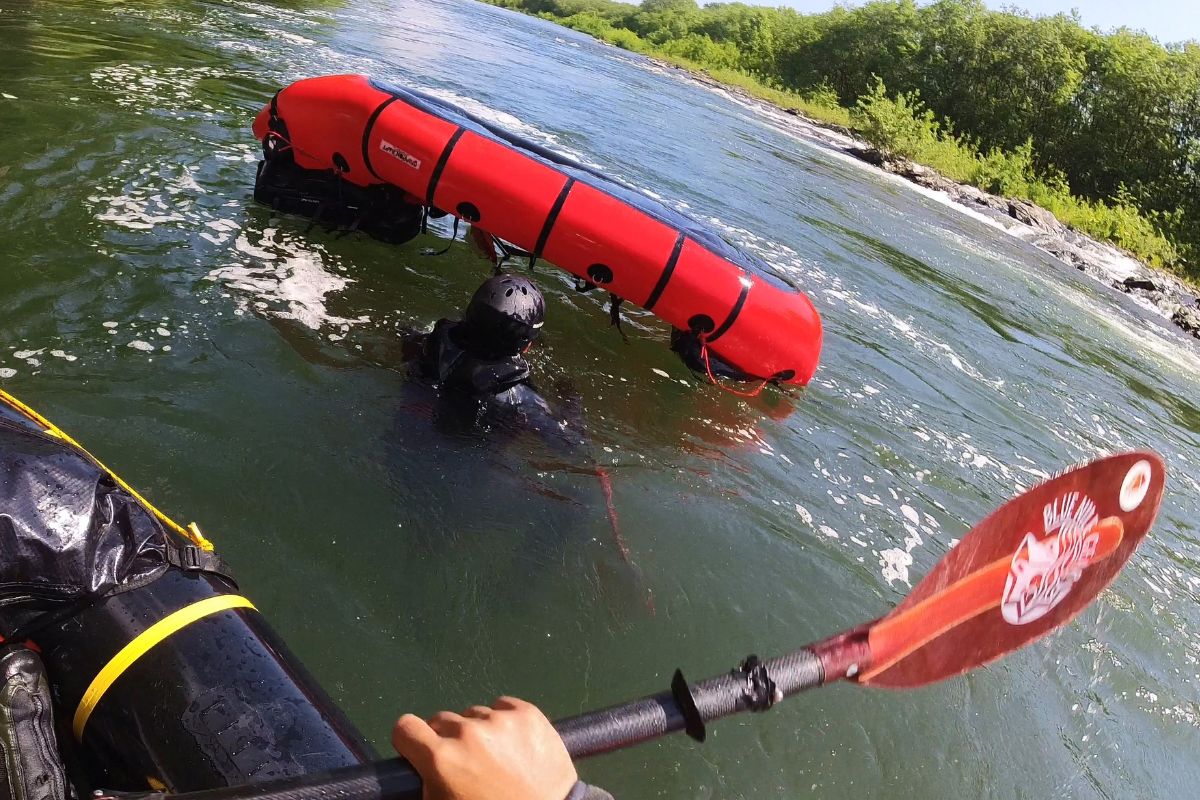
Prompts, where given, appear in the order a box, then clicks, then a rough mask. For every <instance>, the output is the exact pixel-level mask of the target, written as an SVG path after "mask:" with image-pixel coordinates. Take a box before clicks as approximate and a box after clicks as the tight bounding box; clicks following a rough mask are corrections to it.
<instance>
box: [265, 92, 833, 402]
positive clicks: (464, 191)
mask: <svg viewBox="0 0 1200 800" xmlns="http://www.w3.org/2000/svg"><path fill="white" fill-rule="evenodd" d="M254 134H255V136H256V137H257V138H258V139H259V140H261V141H262V142H263V145H264V152H265V154H266V159H267V166H270V163H271V161H272V159H273V158H274V157H283V158H284V159H285V160H286V161H287V163H289V164H290V163H293V162H294V163H295V164H296V165H297V166H298V167H299V168H301V169H303V170H305V171H311V172H314V173H319V172H324V173H332V174H334V175H335V176H336V177H337V179H338V180H339V181H343V182H346V183H348V184H351V185H354V186H356V187H361V188H366V187H374V186H381V185H382V186H390V187H395V188H396V189H399V190H400V191H402V192H403V193H404V195H405V198H406V200H407V202H409V203H411V204H414V205H419V206H425V207H427V208H430V209H435V210H437V209H441V210H444V211H446V212H449V213H451V214H454V215H455V216H457V217H458V218H460V219H462V220H465V221H467V222H469V223H472V224H474V225H478V226H480V227H481V228H483V229H485V230H486V231H487V232H489V233H491V234H493V235H495V236H497V237H499V238H500V239H502V240H504V241H507V242H511V243H512V244H515V245H516V246H518V247H520V248H524V249H525V250H527V251H528V252H529V253H531V254H532V255H533V257H534V258H544V259H546V260H547V261H549V262H551V263H553V264H555V265H557V266H558V267H561V268H562V269H565V270H567V271H569V272H571V273H572V274H574V275H575V276H576V277H578V278H580V279H581V280H584V281H587V282H589V283H592V284H595V285H597V286H600V287H602V288H604V289H605V290H607V291H609V292H612V293H613V294H615V295H617V296H619V297H622V298H624V299H626V300H629V301H631V302H633V303H636V304H638V305H640V306H641V307H643V308H645V309H647V310H648V311H652V312H653V313H654V314H656V315H658V316H659V317H661V318H662V319H664V320H666V321H667V322H669V323H670V324H671V325H673V326H674V327H676V328H678V329H681V330H684V331H690V332H692V333H695V334H697V335H698V336H702V337H703V339H704V342H705V345H706V346H707V347H708V348H710V349H711V350H712V352H714V353H715V354H717V355H718V356H719V357H720V358H721V359H722V360H723V361H725V362H726V363H728V364H730V365H731V366H733V367H734V368H736V369H737V370H740V371H741V372H743V373H745V374H747V375H749V376H754V377H758V378H762V379H771V380H777V381H780V382H785V383H795V384H805V383H807V382H808V381H809V380H810V379H811V378H812V375H813V373H814V372H815V370H816V368H817V361H818V359H819V357H820V351H821V337H822V330H821V319H820V316H819V315H818V314H817V311H816V309H815V308H814V307H813V304H812V302H811V301H810V300H809V298H808V297H807V296H805V295H804V294H803V293H801V292H798V291H796V290H794V289H792V288H790V287H787V286H785V285H784V284H782V283H781V282H779V281H778V280H777V279H774V278H773V277H771V273H770V267H769V266H767V265H766V264H765V263H764V262H762V261H761V260H759V259H756V258H753V257H752V256H750V255H748V254H746V253H742V252H740V251H738V250H737V249H735V248H734V247H732V246H730V245H729V244H728V243H727V242H725V241H724V240H723V239H721V237H719V236H717V235H716V234H715V233H714V232H713V231H711V230H709V229H708V228H705V227H704V226H702V225H700V224H699V223H697V222H695V221H694V220H691V219H688V218H687V217H684V216H683V215H681V214H679V213H677V212H675V211H672V210H670V209H668V208H666V207H665V206H663V205H662V204H660V203H657V202H655V201H653V200H651V199H650V198H648V197H646V196H645V195H643V194H641V193H640V192H637V191H634V190H632V189H629V188H627V187H625V186H622V185H620V184H618V183H616V182H615V181H613V180H611V179H609V178H607V177H605V176H604V175H602V174H600V173H599V172H596V171H595V170H591V169H588V168H586V167H584V166H582V165H580V164H577V163H575V162H573V161H571V160H570V159H567V158H564V157H563V156H560V155H558V154H556V153H553V152H551V151H549V150H546V149H545V148H542V147H540V146H538V145H536V144H534V143H532V142H529V141H527V140H524V139H521V138H520V137H517V136H515V135H513V134H511V133H509V132H507V131H504V130H503V129H501V128H498V127H496V126H494V125H491V124H489V123H487V122H485V121H483V120H480V119H478V118H476V117H472V116H471V115H470V114H468V113H466V112H464V111H463V110H462V109H459V108H457V107H455V106H453V105H451V104H449V103H446V102H444V101H442V100H439V99H437V98H434V97H430V96H428V95H424V94H421V93H419V92H415V91H411V90H408V89H403V88H400V87H398V86H394V85H391V84H386V83H381V82H378V81H373V80H370V79H368V78H366V77H364V76H361V75H336V76H328V77H321V78H310V79H307V80H301V81H297V82H296V83H293V84H292V85H290V86H288V87H286V88H284V89H282V90H280V91H279V92H278V93H277V94H276V95H275V97H274V98H273V99H272V101H271V102H270V103H269V104H268V105H267V106H266V107H264V108H263V110H262V112H261V113H259V115H258V117H257V118H256V119H255V121H254ZM285 210H286V209H285Z"/></svg>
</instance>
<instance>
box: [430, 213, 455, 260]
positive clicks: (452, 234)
mask: <svg viewBox="0 0 1200 800" xmlns="http://www.w3.org/2000/svg"><path fill="white" fill-rule="evenodd" d="M460 222H462V220H460V219H459V218H458V217H455V218H454V230H453V231H451V232H450V242H449V244H447V245H446V246H445V247H443V248H442V249H441V250H438V251H436V252H434V251H429V250H427V251H425V252H424V253H422V255H426V256H444V255H446V253H449V252H450V248H451V247H453V246H454V242H455V240H456V239H458V225H459V223H460Z"/></svg>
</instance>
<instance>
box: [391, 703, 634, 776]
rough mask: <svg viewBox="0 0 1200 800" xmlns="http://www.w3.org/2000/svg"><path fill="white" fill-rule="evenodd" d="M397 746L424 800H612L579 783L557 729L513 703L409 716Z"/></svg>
mask: <svg viewBox="0 0 1200 800" xmlns="http://www.w3.org/2000/svg"><path fill="white" fill-rule="evenodd" d="M392 746H393V747H395V748H396V752H397V753H399V754H400V755H401V757H403V758H405V759H407V760H408V762H409V763H410V764H412V765H413V768H414V769H415V770H416V771H417V772H418V773H419V774H420V775H421V780H422V782H423V783H424V784H425V792H424V794H423V795H422V796H423V798H424V800H495V798H501V797H504V798H508V797H511V798H521V800H613V798H612V795H610V794H609V793H608V792H605V791H604V790H603V789H597V788H596V787H594V786H588V785H587V784H585V783H583V782H582V781H580V780H579V775H578V774H577V773H576V772H575V765H574V764H572V763H571V756H570V755H569V754H568V753H567V748H566V747H565V746H564V745H563V742H562V739H560V738H559V736H558V732H557V731H555V730H554V726H553V725H552V724H551V723H550V721H549V720H548V719H546V716H545V715H544V714H543V713H542V712H541V711H540V710H539V709H538V708H537V706H534V705H532V704H530V703H527V702H525V701H524V700H518V699H517V698H515V697H501V698H499V699H498V700H496V702H495V703H494V704H493V705H492V707H491V708H488V707H487V706H471V707H470V708H468V709H467V710H466V711H464V712H463V713H462V714H455V713H453V712H450V711H443V712H441V713H440V714H435V715H434V716H433V717H431V718H430V719H429V720H428V721H426V720H423V719H421V718H420V717H418V716H416V715H414V714H405V715H404V716H402V717H400V719H399V720H397V721H396V726H395V727H394V728H393V729H392Z"/></svg>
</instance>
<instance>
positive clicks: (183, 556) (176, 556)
mask: <svg viewBox="0 0 1200 800" xmlns="http://www.w3.org/2000/svg"><path fill="white" fill-rule="evenodd" d="M165 555H166V559H167V563H168V564H170V565H171V566H173V567H175V568H177V569H181V570H183V571H184V572H211V573H212V574H214V575H219V576H221V577H222V578H224V579H225V580H227V581H229V582H230V583H231V584H233V585H234V586H235V587H236V586H237V580H235V579H234V577H233V570H231V569H230V568H229V565H228V564H226V563H225V559H223V558H221V557H220V556H219V555H217V554H216V553H214V552H213V551H211V550H204V549H202V548H200V547H197V546H196V545H194V544H191V543H188V544H184V545H180V544H176V543H175V542H174V541H172V540H168V541H167V547H166V553H165Z"/></svg>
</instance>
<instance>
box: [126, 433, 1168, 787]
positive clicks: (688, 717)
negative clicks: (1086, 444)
mask: <svg viewBox="0 0 1200 800" xmlns="http://www.w3.org/2000/svg"><path fill="white" fill-rule="evenodd" d="M1164 479H1165V467H1164V464H1163V461H1162V459H1161V458H1160V457H1159V456H1158V455H1156V454H1154V453H1151V452H1134V453H1126V454H1122V455H1116V456H1110V457H1107V458H1102V459H1099V460H1096V461H1093V462H1091V463H1090V464H1087V465H1084V466H1081V467H1077V468H1075V469H1072V470H1069V471H1067V472H1065V473H1063V474H1061V475H1059V476H1058V477H1056V478H1053V479H1051V480H1048V481H1046V482H1045V483H1043V484H1041V485H1040V486H1037V487H1034V488H1033V489H1030V490H1028V491H1026V492H1025V493H1023V494H1021V495H1020V496H1018V497H1017V498H1015V499H1013V500H1011V501H1009V502H1008V503H1006V504H1005V505H1003V506H1001V507H1000V508H998V509H997V510H995V511H993V512H992V514H991V515H989V516H988V517H987V519H985V520H983V522H981V523H980V524H979V525H977V526H975V527H974V528H973V529H972V530H971V531H970V532H968V533H967V534H966V535H965V536H964V537H963V538H962V541H960V542H959V543H958V544H957V545H955V546H954V547H953V548H952V549H951V550H950V552H949V553H947V554H946V555H945V557H943V558H942V560H941V561H940V562H939V563H938V564H937V565H936V566H935V567H934V568H933V571H932V572H930V573H929V575H928V576H926V577H925V579H924V580H923V581H921V582H920V583H919V584H918V585H917V587H916V588H915V589H913V591H912V592H911V593H910V594H909V595H908V597H906V598H905V599H904V600H903V601H902V602H901V603H900V604H899V605H898V606H896V608H894V609H893V610H892V611H891V612H890V613H889V614H887V615H886V616H884V617H882V618H880V619H878V620H875V621H874V622H869V623H867V624H865V625H861V626H859V627H857V628H853V629H851V630H849V631H845V632H843V633H839V634H837V635H835V636H832V637H830V638H828V639H825V640H822V641H820V642H817V643H815V644H810V645H808V646H807V647H804V648H802V649H800V650H797V651H795V652H794V653H790V654H788V655H784V656H780V657H777V658H772V659H768V660H765V661H762V660H759V659H758V658H757V657H755V656H750V657H748V658H747V659H745V660H744V661H743V662H742V663H741V664H740V665H739V666H738V667H737V668H736V669H734V670H733V671H732V672H729V673H727V674H724V675H720V676H717V677H715V678H710V679H708V680H706V681H702V682H700V683H697V684H690V683H688V682H687V681H686V680H685V679H684V678H683V675H682V673H681V672H679V671H678V670H677V671H676V672H675V678H674V680H673V681H672V684H671V688H670V690H668V691H665V692H661V693H659V694H655V695H651V696H649V697H644V698H642V699H639V700H634V701H631V702H628V703H625V704H622V705H617V706H613V707H611V708H607V709H604V710H602V711H594V712H591V713H587V714H581V715H579V716H576V717H570V718H568V719H565V720H561V721H559V722H557V723H555V728H556V729H557V730H558V732H559V734H560V735H561V736H562V739H563V742H564V743H565V744H566V746H567V750H568V751H569V752H570V753H571V756H572V758H576V759H578V758H584V757H587V756H591V755H595V754H597V753H604V752H608V751H611V750H616V749H619V748H623V747H628V746H630V745H633V744H637V743H639V742H644V741H647V740H649V739H654V738H657V737H659V736H663V735H665V734H668V733H673V732H676V731H681V730H682V731H686V732H687V733H688V734H689V735H690V736H692V737H693V738H695V739H697V740H700V741H703V739H704V730H705V724H706V723H708V722H710V721H712V720H715V719H719V718H720V717H724V716H728V715H729V714H733V713H736V712H739V711H764V710H766V709H767V708H770V707H771V706H772V705H774V704H775V703H777V702H779V701H780V700H782V699H783V698H785V697H789V696H791V695H793V694H796V693H797V692H801V691H804V690H805V689H812V688H815V687H817V686H823V685H825V684H826V683H832V682H833V681H838V680H843V679H845V680H851V681H855V682H857V683H861V684H866V685H869V686H882V687H888V688H912V687H917V686H923V685H926V684H929V683H934V682H936V681H940V680H943V679H946V678H950V677H953V676H955V675H960V674H962V673H964V672H967V671H968V670H971V669H975V668H976V667H980V666H983V665H984V664H987V663H989V662H991V661H994V660H996V659H997V658H1000V657H1001V656H1003V655H1005V654H1007V653H1010V652H1012V651H1013V650H1016V649H1018V648H1020V647H1023V646H1025V645H1027V644H1029V643H1031V642H1033V641H1035V640H1036V639H1039V638H1041V637H1042V636H1045V635H1046V634H1047V633H1049V632H1051V631H1053V630H1054V629H1056V628H1058V627H1060V626H1062V625H1065V624H1066V623H1067V622H1069V621H1070V620H1072V619H1073V618H1074V617H1075V616H1076V615H1078V614H1079V612H1080V611H1082V610H1083V609H1084V608H1085V607H1086V606H1087V605H1088V604H1089V603H1091V602H1092V600H1094V599H1095V598H1096V596H1097V595H1099V594H1100V592H1101V591H1103V590H1104V588H1105V587H1106V586H1108V585H1109V584H1110V583H1111V582H1112V581H1113V579H1114V578H1115V577H1116V576H1117V573H1118V572H1120V570H1121V568H1122V567H1123V566H1124V565H1125V563H1126V562H1127V561H1128V560H1129V558H1130V556H1132V554H1133V551H1134V550H1135V549H1136V548H1137V546H1138V544H1139V543H1140V542H1141V540H1142V539H1143V538H1144V537H1145V536H1146V534H1147V532H1149V530H1150V526H1151V525H1152V524H1153V522H1154V518H1155V516H1156V515H1157V513H1158V507H1159V504H1160V502H1161V500H1162V493H1163V486H1164ZM420 785H421V784H420V778H419V777H418V776H417V775H416V773H415V772H414V771H413V770H412V768H411V767H410V766H409V765H408V763H407V762H405V761H403V760H401V759H398V758H396V759H391V760H388V761H381V762H377V763H374V764H365V765H362V766H356V767H345V768H342V769H338V770H333V771H330V772H326V773H321V774H314V775H307V776H300V777H296V778H287V779H282V780H277V781H270V782H264V783H261V784H256V785H250V786H235V787H227V788H222V789H210V790H205V791H200V792H189V793H186V794H182V795H170V796H169V797H170V798H171V800H251V799H252V798H253V800H316V799H317V798H329V797H337V798H339V800H398V799H399V798H419V797H420V792H421V788H420ZM146 797H156V798H157V797H162V798H166V797H168V796H167V795H146Z"/></svg>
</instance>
